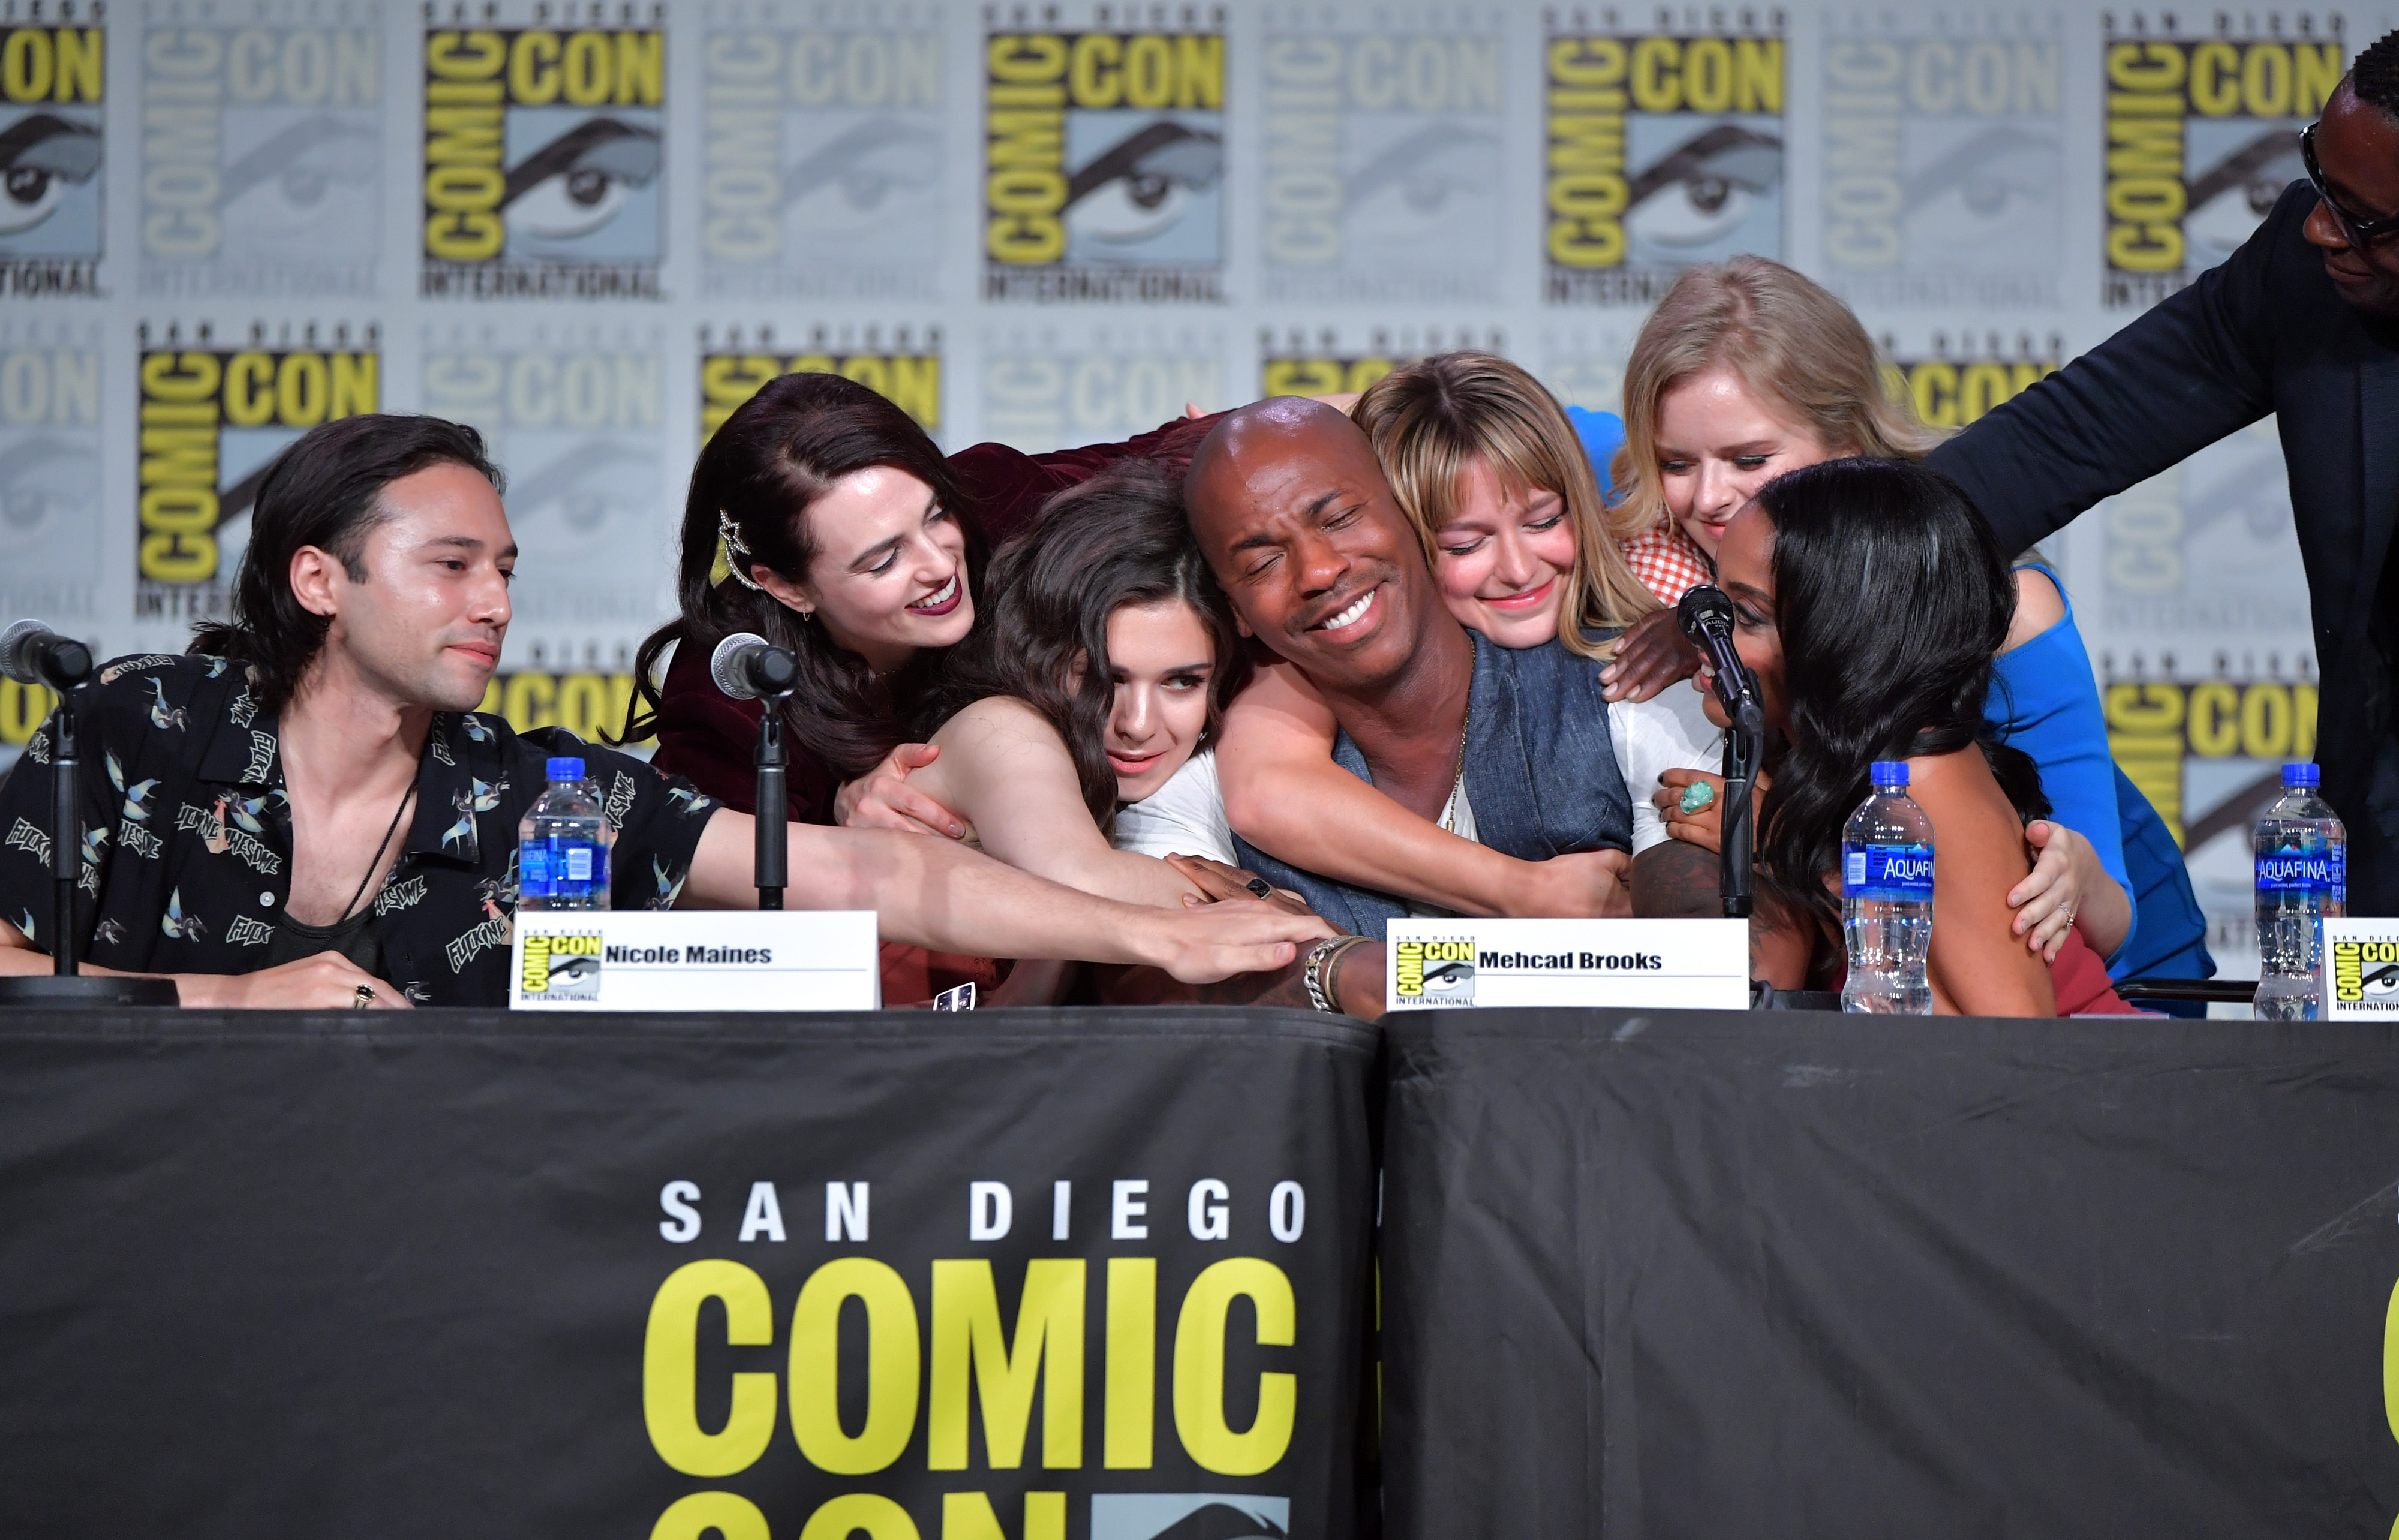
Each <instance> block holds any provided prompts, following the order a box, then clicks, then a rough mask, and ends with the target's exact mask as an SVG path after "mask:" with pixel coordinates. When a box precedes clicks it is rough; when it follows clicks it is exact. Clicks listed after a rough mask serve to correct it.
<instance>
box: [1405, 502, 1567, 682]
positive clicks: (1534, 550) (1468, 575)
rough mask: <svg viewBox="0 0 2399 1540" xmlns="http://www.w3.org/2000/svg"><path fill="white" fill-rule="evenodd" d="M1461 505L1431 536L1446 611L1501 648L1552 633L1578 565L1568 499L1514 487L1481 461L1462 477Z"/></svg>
mask: <svg viewBox="0 0 2399 1540" xmlns="http://www.w3.org/2000/svg"><path fill="white" fill-rule="evenodd" d="M1433 551H1434V557H1433V581H1434V582H1435V583H1437V584H1439V585H1440V588H1441V599H1442V602H1443V603H1444V604H1446V605H1448V606H1449V613H1450V614H1452V615H1456V616H1457V618H1458V622H1459V624H1461V625H1465V626H1469V627H1471V628H1474V629H1475V630H1478V631H1481V632H1482V633H1483V634H1484V636H1487V637H1489V638H1490V639H1491V640H1492V641H1494V642H1498V644H1499V645H1500V646H1502V647H1538V646H1539V645H1540V644H1541V643H1542V642H1548V641H1550V640H1551V639H1552V638H1553V637H1555V636H1556V635H1557V634H1558V601H1559V600H1560V599H1561V597H1563V596H1564V594H1565V591H1566V588H1568V586H1569V585H1570V584H1571V582H1572V580H1573V574H1574V563H1575V532H1574V524H1573V521H1572V520H1569V519H1568V518H1567V517H1566V504H1565V498H1563V497H1561V496H1559V495H1558V494H1557V493H1554V492H1551V491H1548V490H1546V489H1544V488H1539V487H1518V488H1515V489H1513V490H1511V489H1509V488H1508V487H1507V486H1505V485H1504V484H1503V483H1502V482H1501V481H1500V480H1499V478H1498V476H1497V475H1496V474H1494V473H1493V471H1492V469H1491V466H1490V465H1489V463H1488V462H1486V461H1484V460H1481V459H1477V460H1474V461H1471V462H1470V463H1469V464H1468V466H1467V467H1466V473H1465V474H1464V475H1463V476H1461V477H1460V478H1459V479H1458V484H1457V512H1456V513H1455V514H1454V515H1452V516H1451V518H1450V520H1449V521H1448V522H1447V523H1445V524H1443V525H1442V527H1441V531H1440V533H1439V534H1435V535H1434V536H1433Z"/></svg>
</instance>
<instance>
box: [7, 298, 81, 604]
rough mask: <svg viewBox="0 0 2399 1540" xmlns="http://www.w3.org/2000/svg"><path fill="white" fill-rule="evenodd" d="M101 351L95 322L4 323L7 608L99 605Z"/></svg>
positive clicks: (31, 320) (28, 320) (32, 320)
mask: <svg viewBox="0 0 2399 1540" xmlns="http://www.w3.org/2000/svg"><path fill="white" fill-rule="evenodd" d="M29 308H30V307H29ZM100 358H101V334H100V328H99V323H98V322H97V321H93V320H84V319H78V320H73V321H67V320H62V319H58V318H48V319H43V318H36V317H31V316H20V317H12V318H11V319H10V320H9V321H7V322H0V611H6V612H7V614H10V615H44V616H47V617H51V618H54V619H58V620H70V619H74V618H75V617H77V616H88V615H91V613H92V611H93V608H94V600H95V596H96V594H97V591H98V589H99V586H100V534H101V523H102V520H101V517H100V455H101V447H100Z"/></svg>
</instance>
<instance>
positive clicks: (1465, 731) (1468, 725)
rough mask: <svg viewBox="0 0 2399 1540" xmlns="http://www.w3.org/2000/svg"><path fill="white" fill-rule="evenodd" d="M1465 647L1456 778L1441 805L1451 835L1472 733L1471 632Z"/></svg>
mask: <svg viewBox="0 0 2399 1540" xmlns="http://www.w3.org/2000/svg"><path fill="white" fill-rule="evenodd" d="M1466 646H1467V657H1468V659H1469V662H1468V665H1467V673H1466V720H1465V721H1464V722H1462V723H1458V727H1457V779H1456V780H1453V781H1451V782H1450V783H1449V801H1447V802H1445V803H1443V804H1442V807H1441V827H1442V828H1443V830H1444V831H1447V832H1449V833H1452V834H1455V833H1457V804H1458V799H1460V798H1461V797H1463V796H1465V795H1466V740H1467V737H1468V736H1469V735H1470V734H1471V733H1472V732H1473V731H1474V669H1473V659H1474V658H1475V657H1476V656H1477V649H1476V646H1475V642H1474V633H1473V632H1472V631H1469V632H1467V633H1466Z"/></svg>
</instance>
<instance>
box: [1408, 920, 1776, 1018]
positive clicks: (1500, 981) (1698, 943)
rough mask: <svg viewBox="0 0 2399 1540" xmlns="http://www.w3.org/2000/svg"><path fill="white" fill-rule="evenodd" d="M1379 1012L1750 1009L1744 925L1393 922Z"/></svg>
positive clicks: (1700, 922) (1736, 922)
mask: <svg viewBox="0 0 2399 1540" xmlns="http://www.w3.org/2000/svg"><path fill="white" fill-rule="evenodd" d="M1388 930H1389V935H1388V937H1387V939H1388V940H1389V947H1388V949H1387V952H1388V955H1389V981H1388V985H1387V988H1386V991H1385V1002H1384V1003H1385V1005H1386V1006H1388V1007H1389V1008H1390V1009H1392V1010H1404V1009H1407V1008H1409V1007H1411V1006H1629V1007H1633V1008H1639V1009H1653V1010H1657V1009H1663V1010H1746V1009H1748V1008H1749V925H1748V922H1747V921H1744V920H1470V919H1457V920H1393V921H1391V922H1390V923H1389V927H1388Z"/></svg>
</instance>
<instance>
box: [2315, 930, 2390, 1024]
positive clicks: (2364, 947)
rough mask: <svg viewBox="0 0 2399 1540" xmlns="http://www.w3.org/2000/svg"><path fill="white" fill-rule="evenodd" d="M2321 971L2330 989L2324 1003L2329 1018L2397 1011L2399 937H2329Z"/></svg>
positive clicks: (2383, 1014)
mask: <svg viewBox="0 0 2399 1540" xmlns="http://www.w3.org/2000/svg"><path fill="white" fill-rule="evenodd" d="M2324 973H2325V975H2326V976H2327V979H2328V980H2329V981H2330V983H2331V986H2332V988H2331V991H2330V993H2328V994H2327V996H2326V998H2325V1000H2324V1004H2325V1005H2326V1006H2330V1007H2331V1008H2330V1009H2328V1010H2326V1011H2325V1012H2324V1014H2325V1015H2326V1016H2330V1017H2338V1016H2342V1015H2349V1014H2355V1015H2359V1016H2363V1015H2366V1014H2368V1013H2372V1014H2374V1015H2381V1016H2387V1015H2391V1014H2392V1013H2394V1012H2399V936H2394V937H2392V939H2387V940H2347V939H2338V938H2328V939H2326V942H2325V946H2324Z"/></svg>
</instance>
